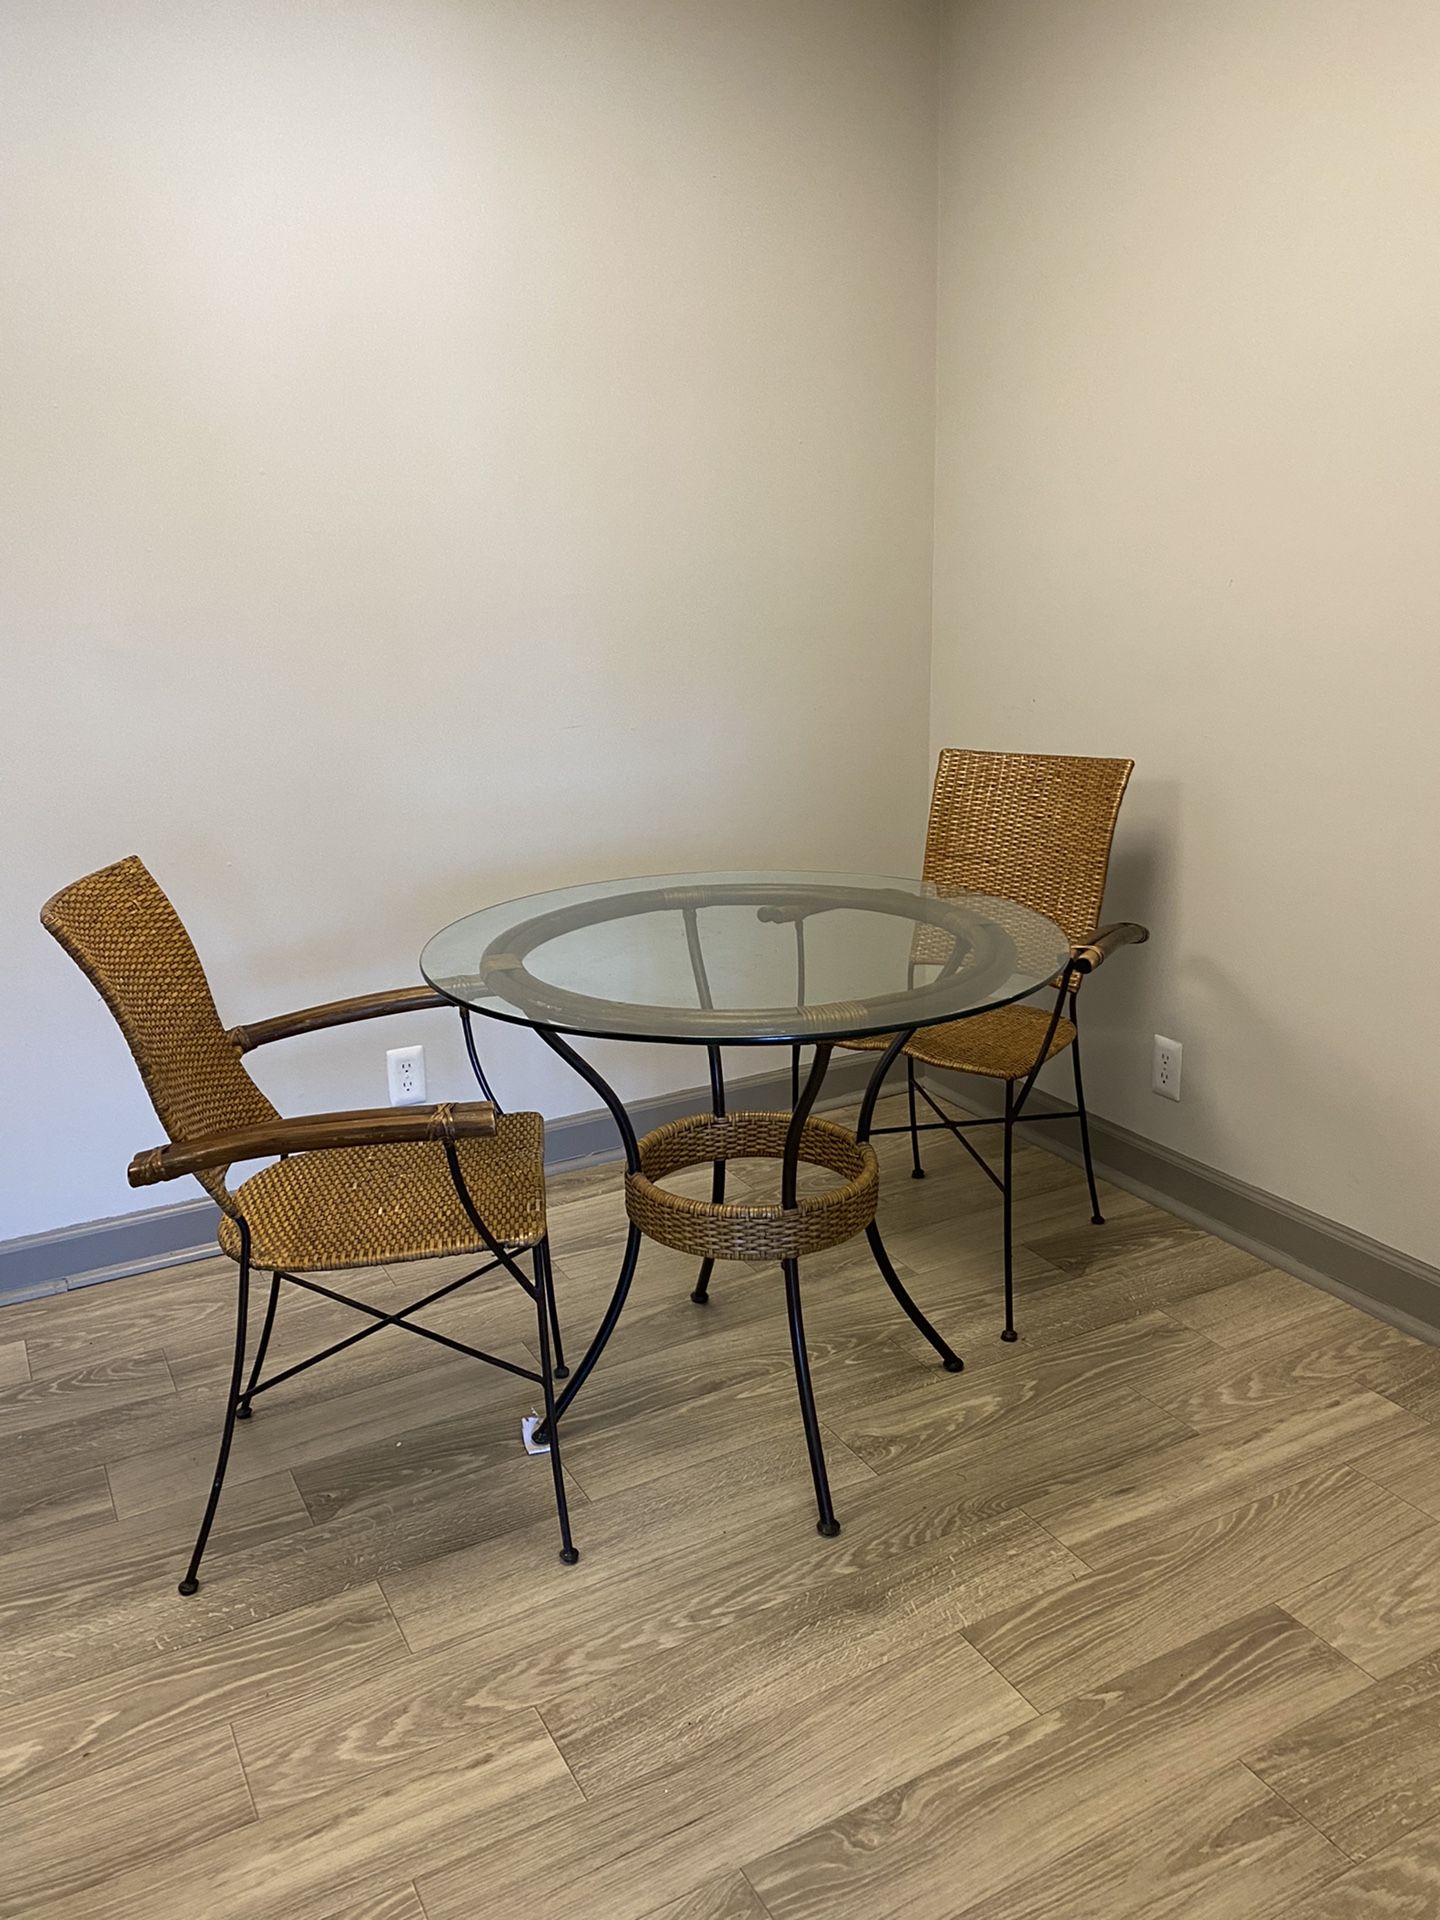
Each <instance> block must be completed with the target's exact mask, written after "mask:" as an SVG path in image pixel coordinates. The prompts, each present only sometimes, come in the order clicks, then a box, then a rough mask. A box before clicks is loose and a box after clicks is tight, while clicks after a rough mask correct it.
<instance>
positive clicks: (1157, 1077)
mask: <svg viewBox="0 0 1440 1920" xmlns="http://www.w3.org/2000/svg"><path fill="white" fill-rule="evenodd" d="M1184 1051H1185V1049H1184V1048H1183V1047H1182V1046H1181V1044H1180V1042H1179V1041H1178V1040H1167V1039H1166V1038H1165V1036H1164V1034H1163V1033H1157V1034H1156V1035H1155V1051H1154V1052H1153V1053H1152V1054H1151V1056H1150V1091H1151V1092H1152V1093H1158V1094H1159V1095H1160V1098H1161V1099H1162V1100H1178V1099H1179V1098H1180V1061H1181V1057H1182V1055H1183V1054H1184Z"/></svg>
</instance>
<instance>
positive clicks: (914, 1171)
mask: <svg viewBox="0 0 1440 1920" xmlns="http://www.w3.org/2000/svg"><path fill="white" fill-rule="evenodd" d="M910 1178H911V1179H912V1180H923V1179H924V1178H925V1169H924V1167H912V1168H911V1169H910Z"/></svg>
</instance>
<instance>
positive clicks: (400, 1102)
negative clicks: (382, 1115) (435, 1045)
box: [385, 1047, 425, 1107]
mask: <svg viewBox="0 0 1440 1920" xmlns="http://www.w3.org/2000/svg"><path fill="white" fill-rule="evenodd" d="M385 1072H386V1074H387V1076H388V1077H389V1081H390V1104H391V1106H392V1107H423V1106H424V1104H425V1049H424V1048H423V1047H391V1048H390V1050H389V1052H388V1053H387V1054H386V1055H385Z"/></svg>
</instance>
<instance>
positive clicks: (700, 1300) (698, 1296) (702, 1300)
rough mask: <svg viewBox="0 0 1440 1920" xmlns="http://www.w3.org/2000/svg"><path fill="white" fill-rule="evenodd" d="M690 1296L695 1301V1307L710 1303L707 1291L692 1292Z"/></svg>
mask: <svg viewBox="0 0 1440 1920" xmlns="http://www.w3.org/2000/svg"><path fill="white" fill-rule="evenodd" d="M690 1298H691V1299H692V1300H693V1301H694V1302H695V1304H696V1306H697V1307H708V1306H709V1304H710V1296H709V1294H708V1293H692V1294H691V1295H690Z"/></svg>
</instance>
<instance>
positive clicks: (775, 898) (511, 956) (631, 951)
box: [420, 873, 1070, 1046]
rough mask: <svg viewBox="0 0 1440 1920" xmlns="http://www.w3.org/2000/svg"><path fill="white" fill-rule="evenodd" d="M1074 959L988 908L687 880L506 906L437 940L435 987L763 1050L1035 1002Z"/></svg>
mask: <svg viewBox="0 0 1440 1920" xmlns="http://www.w3.org/2000/svg"><path fill="white" fill-rule="evenodd" d="M1069 955H1070V947H1069V943H1068V941H1067V940H1066V938H1065V936H1064V934H1063V933H1062V932H1061V930H1060V928H1059V927H1057V926H1056V925H1055V923H1054V921H1052V920H1047V919H1045V918H1044V916H1043V915H1041V914H1038V913H1032V912H1031V911H1030V910H1029V909H1028V908H1026V907H1021V906H1017V905H1015V904H1014V902H1013V901H1009V900H1000V899H995V898H993V897H992V896H990V895H988V894H981V893H960V894H954V895H950V896H943V897H942V895H941V894H939V893H938V892H937V890H936V889H935V888H934V887H933V886H932V885H931V884H930V883H929V882H928V881H922V880H903V879H891V878H888V877H886V876H884V875H879V874H849V873H692V874H671V875H667V876H664V877H659V878H653V879H640V880H611V881H603V882H600V883H598V884H596V885H592V886H585V887H567V888H563V889H561V890H559V891H557V892H553V893H539V894H533V895H531V896H530V898H529V899H524V900H510V901H506V902H505V903H504V904H503V905H501V906H494V907H486V908H485V909H484V910H483V911H482V912H480V913H472V914H467V915H466V917H465V918H464V919H463V920H457V921H455V922H454V924H453V925H451V926H448V927H446V928H445V929H444V931H443V932H441V933H437V934H436V935H435V936H434V938H433V939H432V940H430V941H429V942H428V943H427V944H426V947H425V950H424V952H423V953H422V954H421V956H420V970H421V972H422V974H423V975H424V977H425V979H426V980H427V981H428V982H429V983H430V985H431V986H433V987H435V988H437V989H438V990H439V991H440V992H441V993H443V994H445V995H446V996H447V997H448V998H449V999H451V1000H454V1001H455V1002H457V1003H458V1004H459V1005H461V1006H466V1007H471V1008H473V1009H474V1010H475V1012H477V1013H483V1014H489V1015H491V1016H492V1017H493V1018H495V1019H497V1020H511V1021H515V1022H517V1023H519V1024H521V1025H523V1026H530V1027H548V1028H551V1029H553V1030H555V1031H557V1032H561V1033H571V1034H580V1035H585V1036H587V1037H590V1038H594V1039H606V1040H667V1041H684V1042H692V1043H696V1044H708V1045H712V1046H713V1045H724V1046H768V1045H777V1044H791V1043H795V1042H802V1043H812V1042H815V1041H821V1040H827V1041H828V1040H846V1039H858V1038H860V1037H862V1036H864V1035H867V1034H876V1033H892V1032H896V1031H898V1030H900V1029H907V1030H908V1029H910V1028H915V1027H925V1026H934V1025H937V1024H938V1023H939V1022H941V1021H944V1020H955V1019H958V1018H961V1017H962V1016H964V1015H966V1014H971V1013H979V1012H982V1011H984V1009H986V1008H987V1007H998V1006H1004V1005H1006V1004H1007V1003H1008V1002H1010V1001H1012V1000H1021V999H1024V998H1025V996H1026V995H1027V994H1030V993H1033V992H1034V991H1035V989H1036V988H1037V987H1040V986H1043V985H1044V984H1045V983H1046V982H1047V981H1050V980H1053V979H1054V978H1055V976H1056V974H1057V973H1058V972H1059V971H1060V969H1061V968H1062V967H1063V966H1064V965H1065V962H1066V961H1067V959H1068V958H1069Z"/></svg>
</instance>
